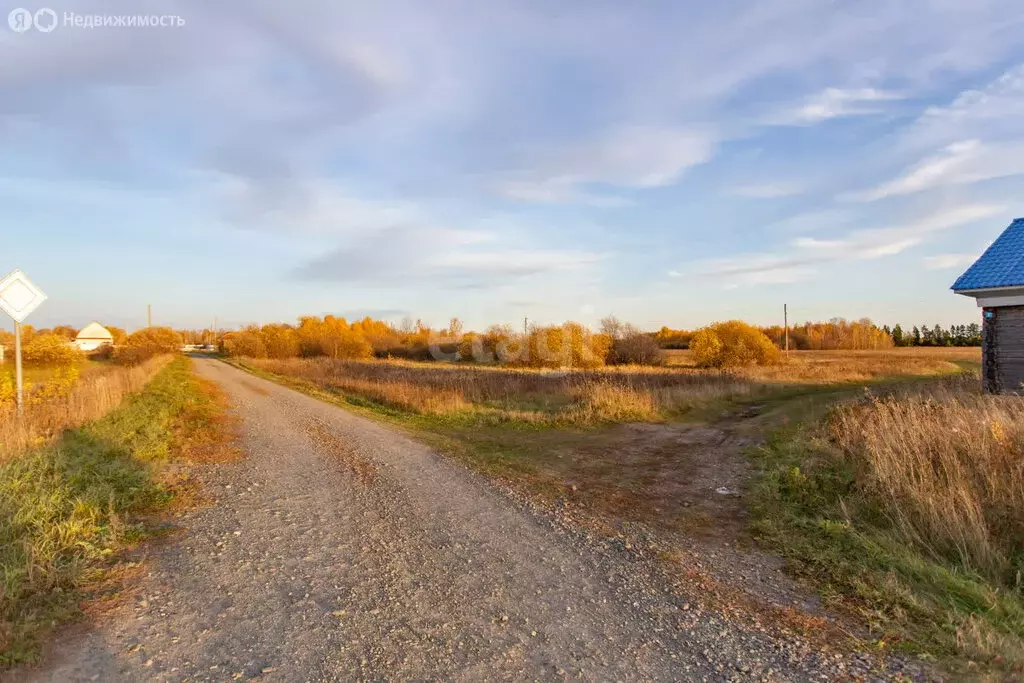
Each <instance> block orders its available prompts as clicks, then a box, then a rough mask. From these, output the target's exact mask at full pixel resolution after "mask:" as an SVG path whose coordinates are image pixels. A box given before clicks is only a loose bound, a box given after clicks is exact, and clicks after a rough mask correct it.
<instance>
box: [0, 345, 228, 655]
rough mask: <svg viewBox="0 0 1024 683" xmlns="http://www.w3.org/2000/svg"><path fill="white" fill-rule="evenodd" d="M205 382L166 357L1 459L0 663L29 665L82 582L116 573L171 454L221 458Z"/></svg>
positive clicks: (160, 503) (173, 486) (77, 599)
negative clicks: (72, 424) (89, 415)
mask: <svg viewBox="0 0 1024 683" xmlns="http://www.w3.org/2000/svg"><path fill="white" fill-rule="evenodd" d="M225 419H226V418H225V417H224V399H223V397H222V395H221V394H220V393H219V390H217V389H216V387H215V386H214V385H212V384H210V383H208V382H206V381H205V380H200V379H199V378H197V377H196V376H194V375H193V374H192V372H191V365H190V361H189V360H188V359H187V358H184V357H178V358H175V359H174V360H173V361H171V362H170V364H169V365H166V367H164V368H163V369H162V370H160V371H159V373H158V374H156V376H155V377H154V378H153V379H152V380H151V381H150V382H149V383H148V384H146V385H145V387H144V388H141V390H139V391H138V392H137V393H133V394H131V395H128V396H127V397H125V398H124V400H123V402H122V403H121V405H120V406H118V407H115V408H113V409H112V410H111V411H110V412H109V413H108V414H106V415H105V416H103V417H99V418H98V419H95V420H93V421H89V422H86V423H84V424H82V425H81V426H78V427H76V428H72V429H67V430H65V431H63V432H62V433H61V434H60V435H59V436H58V437H57V438H56V440H54V441H53V442H52V443H47V444H44V445H41V446H37V447H34V448H30V449H29V450H27V451H24V452H21V453H19V454H17V455H16V456H14V457H11V458H9V459H8V460H7V461H5V462H0V570H2V574H0V667H9V666H12V665H15V664H18V663H23V662H31V661H33V660H34V659H35V658H36V657H38V654H39V651H40V647H41V643H42V641H43V640H44V639H45V637H46V636H47V634H48V633H49V632H51V631H52V630H53V628H55V627H56V626H57V625H58V624H60V623H61V622H64V621H67V620H70V619H74V618H76V617H77V616H79V615H80V614H81V612H82V606H81V603H82V601H83V599H84V598H85V596H86V595H87V594H88V593H89V592H90V590H95V589H97V588H99V587H101V586H103V585H104V584H106V583H107V582H109V581H110V580H111V579H116V577H118V576H120V575H122V574H123V573H124V571H125V565H124V564H119V559H120V557H121V553H122V551H124V550H126V549H128V548H130V547H132V546H133V545H134V544H136V543H138V542H139V541H140V540H141V539H142V538H144V537H146V535H147V534H148V533H150V532H151V531H152V530H153V529H154V528H155V525H154V524H152V522H153V521H154V520H152V519H149V520H148V522H149V523H147V518H146V517H147V516H149V515H153V514H156V513H159V512H160V511H161V510H165V509H167V508H168V506H170V505H171V504H172V503H173V502H174V501H175V497H176V493H177V492H178V491H179V490H180V489H181V487H182V486H183V485H184V484H185V483H186V482H187V476H186V475H185V474H184V473H183V472H182V471H181V469H180V468H179V467H178V466H176V465H175V464H174V463H175V462H176V461H178V460H180V459H181V458H190V459H191V458H197V459H200V460H207V461H209V460H215V459H219V458H222V457H227V456H228V455H229V454H230V453H231V449H230V448H229V447H228V445H227V440H228V439H229V438H230V436H229V432H230V430H229V429H228V428H227V427H228V425H227V424H226V423H225Z"/></svg>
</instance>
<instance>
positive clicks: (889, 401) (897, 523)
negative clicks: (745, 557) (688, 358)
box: [751, 374, 1024, 680]
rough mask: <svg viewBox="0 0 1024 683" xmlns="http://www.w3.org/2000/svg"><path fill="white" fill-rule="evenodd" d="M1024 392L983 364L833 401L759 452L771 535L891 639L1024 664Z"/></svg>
mask: <svg viewBox="0 0 1024 683" xmlns="http://www.w3.org/2000/svg"><path fill="white" fill-rule="evenodd" d="M1022 454H1024V400H1022V399H1021V398H1019V397H1016V396H990V395H983V394H982V393H981V391H980V382H979V379H978V377H977V375H976V374H965V375H961V376H957V377H946V378H940V379H937V380H934V381H930V382H927V383H917V384H906V383H905V384H902V385H900V387H899V388H897V389H896V390H895V391H890V392H889V393H888V394H886V395H885V396H884V397H881V398H879V397H876V396H874V395H872V394H870V393H869V394H867V395H866V396H865V397H864V398H862V399H860V400H855V401H851V402H848V403H845V404H841V405H839V406H838V407H836V408H834V409H833V410H832V412H831V413H830V415H829V417H828V419H827V420H826V421H825V422H824V423H823V424H817V425H808V426H806V427H805V428H804V429H797V430H796V431H793V432H791V433H787V434H786V435H785V437H780V438H776V439H775V440H773V441H771V442H770V443H768V444H766V446H765V447H764V448H763V449H762V450H761V452H760V455H761V457H762V458H763V461H762V467H763V471H764V475H763V477H762V478H761V480H760V481H759V482H758V484H757V485H756V488H755V490H754V491H753V493H752V496H751V500H752V502H753V509H754V510H755V513H756V521H755V527H756V528H757V530H758V531H759V533H760V534H761V536H762V538H764V539H765V540H767V541H768V542H770V543H772V544H773V545H775V546H776V547H777V548H778V549H779V550H780V551H781V552H784V553H785V554H786V555H787V556H788V557H790V558H793V559H797V560H800V562H799V563H797V564H794V568H795V569H797V571H799V572H800V573H801V574H803V575H806V576H810V577H813V578H815V579H818V580H819V581H820V582H821V585H822V587H823V588H824V589H825V593H826V595H827V596H828V597H829V599H830V600H835V601H837V602H840V603H842V604H845V605H846V606H848V607H850V608H852V609H853V610H855V611H856V612H859V613H861V614H863V615H864V616H865V618H866V619H867V621H868V622H869V623H870V625H871V627H872V630H873V631H874V632H875V633H876V634H878V636H879V637H880V639H882V640H885V641H888V642H894V643H895V642H902V643H903V644H904V646H906V647H908V648H910V649H912V650H917V651H921V652H926V653H929V654H931V655H934V656H937V657H942V658H948V659H947V662H948V663H949V664H950V666H952V667H954V668H955V669H956V670H958V671H974V672H975V673H979V672H981V673H984V672H1002V673H1004V674H1009V675H1010V677H1009V678H1007V680H1017V678H1016V677H1015V676H1017V675H1019V674H1021V673H1024V457H1022Z"/></svg>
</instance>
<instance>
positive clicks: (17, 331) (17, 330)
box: [14, 322, 25, 417]
mask: <svg viewBox="0 0 1024 683" xmlns="http://www.w3.org/2000/svg"><path fill="white" fill-rule="evenodd" d="M14 376H15V378H16V381H17V385H18V417H21V413H22V406H23V405H25V399H24V397H23V396H22V387H23V386H24V385H25V382H24V381H23V380H22V375H21V323H19V322H15V323H14Z"/></svg>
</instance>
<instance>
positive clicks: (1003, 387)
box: [953, 218, 1024, 394]
mask: <svg viewBox="0 0 1024 683" xmlns="http://www.w3.org/2000/svg"><path fill="white" fill-rule="evenodd" d="M953 291H954V292H956V293H957V294H962V295H964V296H969V297H973V298H974V299H975V300H976V301H977V302H978V306H980V307H981V309H982V334H981V340H982V341H981V356H982V384H983V386H984V389H985V391H987V392H991V393H1018V394H1019V393H1024V218H1018V219H1016V220H1014V221H1013V222H1012V223H1010V225H1009V227H1008V228H1006V230H1004V231H1003V234H1001V235H1000V236H999V237H998V238H997V239H996V241H995V242H993V243H992V246H990V247H989V248H988V249H986V250H985V253H984V254H982V255H981V257H980V258H978V260H977V261H975V262H974V265H972V266H971V267H970V268H968V269H967V271H966V272H964V274H963V275H961V276H960V277H959V278H957V281H956V282H954V283H953Z"/></svg>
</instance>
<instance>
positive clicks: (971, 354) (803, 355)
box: [665, 347, 981, 384]
mask: <svg viewBox="0 0 1024 683" xmlns="http://www.w3.org/2000/svg"><path fill="white" fill-rule="evenodd" d="M665 353H666V358H667V362H668V366H669V368H694V367H696V361H695V360H694V358H693V355H692V354H691V353H690V352H689V351H685V350H670V351H666V352H665ZM957 362H969V363H980V362H981V349H979V348H976V347H966V348H956V347H948V348H947V347H914V348H898V349H885V350H882V351H790V353H789V355H788V356H786V355H785V354H783V357H782V362H781V363H780V364H778V365H768V366H750V367H744V368H735V369H733V370H731V371H730V372H731V373H732V374H734V375H736V376H737V377H742V378H745V379H749V380H754V381H761V382H771V383H793V384H833V383H839V382H861V381H870V380H876V379H883V378H887V377H901V376H925V375H941V374H950V373H955V372H958V371H959V370H960V366H958V365H957Z"/></svg>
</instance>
